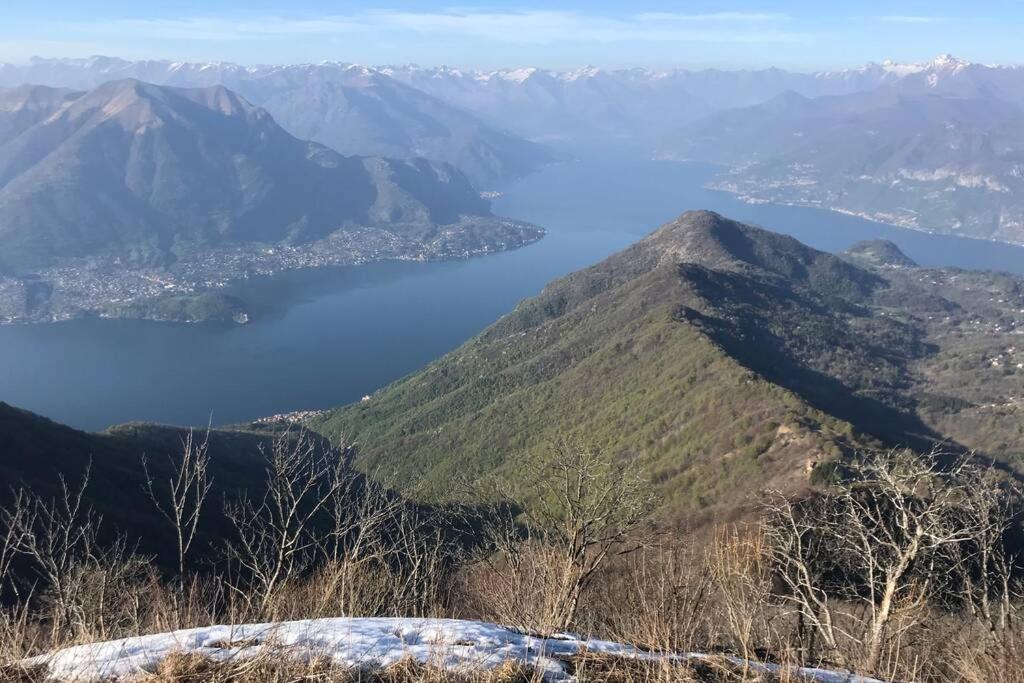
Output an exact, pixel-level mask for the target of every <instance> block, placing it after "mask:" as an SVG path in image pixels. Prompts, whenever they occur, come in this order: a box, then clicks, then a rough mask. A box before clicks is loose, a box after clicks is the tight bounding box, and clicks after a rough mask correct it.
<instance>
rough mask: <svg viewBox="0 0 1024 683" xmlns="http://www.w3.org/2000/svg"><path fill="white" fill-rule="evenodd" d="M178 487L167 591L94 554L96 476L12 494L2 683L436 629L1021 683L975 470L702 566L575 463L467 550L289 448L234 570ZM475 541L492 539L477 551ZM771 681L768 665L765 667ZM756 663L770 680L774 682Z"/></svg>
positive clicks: (854, 492) (917, 474)
mask: <svg viewBox="0 0 1024 683" xmlns="http://www.w3.org/2000/svg"><path fill="white" fill-rule="evenodd" d="M184 456H185V457H183V458H182V460H181V461H180V463H179V464H178V466H177V469H175V470H174V477H173V478H172V479H171V480H170V481H168V482H156V481H153V480H152V479H148V478H147V486H148V490H149V492H150V495H151V497H152V499H153V503H154V505H155V506H157V509H158V510H159V511H160V513H161V515H162V516H163V518H164V519H165V520H167V523H168V525H169V526H170V527H171V529H172V531H173V534H172V535H171V537H172V538H177V539H178V544H177V548H178V553H177V556H178V561H179V563H180V565H179V566H180V567H181V568H184V571H183V572H176V573H173V575H170V576H168V575H166V574H164V573H162V572H161V571H160V570H159V569H158V568H156V567H155V566H154V565H153V563H152V562H151V561H150V558H146V557H140V556H138V555H137V554H135V553H134V552H133V551H132V546H131V544H130V543H129V542H128V541H127V540H125V539H124V538H121V539H119V540H117V541H116V542H114V543H113V544H110V543H100V542H99V541H98V538H99V536H98V535H97V529H98V528H100V525H101V524H102V521H101V520H99V519H98V518H97V517H96V516H95V515H94V514H93V513H92V512H91V511H90V509H89V507H88V505H87V504H86V501H87V496H86V494H85V492H86V491H87V487H88V485H89V481H88V473H85V476H84V477H83V478H82V479H81V480H80V481H79V483H78V484H70V483H68V484H66V485H65V486H64V487H63V493H62V495H61V496H58V497H56V498H55V499H52V500H44V499H40V498H38V497H36V496H33V494H32V493H31V492H28V491H21V492H19V493H18V494H17V495H16V496H15V497H14V498H13V500H14V504H13V505H11V506H10V507H8V508H7V509H5V510H3V511H2V512H0V570H2V571H3V576H2V582H3V587H2V589H3V591H4V596H5V600H6V606H5V607H4V608H3V609H2V611H0V680H2V681H37V680H43V679H44V678H45V673H46V672H45V669H44V668H40V667H26V666H25V665H24V664H23V662H24V661H25V658H27V657H31V656H34V655H37V654H40V653H44V652H47V651H50V650H52V649H54V648H60V647H65V646H69V645H74V644H81V643H87V642H93V641H98V640H107V639H112V638H118V637H125V636H130V635H140V634H147V633H157V632H164V631H168V630H174V629H179V628H188V627H196V626H204V625H209V624H213V623H225V624H240V623H252V622H265V621H276V620H291V619H308V618H316V617H328V616H435V617H455V618H474V619H482V620H486V621H494V622H497V623H502V624H506V625H510V626H515V627H518V628H519V629H521V630H523V631H526V632H531V633H537V634H554V633H557V632H559V631H565V630H572V631H574V632H576V633H580V634H582V635H587V636H594V637H599V638H604V639H609V640H617V641H621V642H625V643H629V644H632V645H635V646H637V647H639V648H642V649H645V650H648V651H656V652H703V653H707V654H708V656H707V657H705V658H700V659H686V660H685V661H675V662H670V661H667V660H665V661H659V662H641V661H637V660H630V659H625V658H621V657H610V656H607V655H599V654H595V653H581V654H580V655H578V656H576V657H574V658H573V659H572V660H570V661H567V662H566V666H567V667H568V669H569V671H570V672H571V673H572V674H573V675H574V676H575V677H576V678H577V679H578V680H581V681H585V680H593V681H604V682H616V683H617V682H619V681H621V682H622V683H633V682H634V681H636V682H639V681H714V682H718V681H759V680H773V681H774V680H778V681H784V680H797V679H796V678H794V677H793V674H792V671H793V669H792V667H797V666H822V667H831V668H845V669H848V670H852V671H856V672H858V673H863V674H868V675H874V676H877V677H879V678H884V679H886V680H894V681H911V680H914V681H962V682H964V683H981V682H983V681H984V682H986V683H1012V682H1020V681H1024V651H1022V648H1024V631H1022V629H1021V626H1020V624H1019V618H1018V615H1019V609H1020V608H1019V606H1020V604H1021V596H1020V593H1019V590H1018V582H1017V578H1016V574H1015V573H1014V568H1015V566H1017V563H1016V558H1015V557H1013V556H1012V555H1011V554H1010V553H1009V552H1008V550H1007V547H1008V546H1007V545H1006V543H1005V542H1004V541H1005V536H1006V531H1007V530H1008V529H1009V528H1010V526H1011V523H1012V522H1013V520H1014V519H1015V515H1016V514H1017V501H1018V498H1017V495H1016V491H1014V490H1013V487H1012V486H1010V484H1009V483H1008V481H1007V480H1006V479H1005V478H1003V477H1000V476H997V475H996V474H995V473H993V472H991V471H989V470H988V469H986V468H984V467H979V466H978V465H977V464H975V463H973V462H971V461H970V460H957V461H949V460H948V459H945V458H943V457H941V456H940V455H939V454H932V455H929V456H919V455H914V454H910V453H904V452H893V453H889V454H882V455H879V456H876V457H874V458H872V459H865V460H861V461H857V462H852V463H848V464H847V470H846V471H845V472H844V477H843V479H842V483H841V484H837V485H835V486H833V487H832V488H830V489H828V490H825V491H823V492H822V493H821V495H818V496H816V497H814V498H810V499H805V500H800V501H794V500H789V499H786V498H783V497H781V496H777V495H771V496H766V498H765V504H764V508H763V518H762V519H761V521H760V522H759V523H756V524H748V525H730V526H725V527H722V528H720V529H718V531H717V533H716V534H715V535H714V537H713V540H712V541H711V542H708V543H705V544H702V545H700V546H697V545H695V544H691V543H689V542H688V539H687V537H686V535H685V534H682V533H680V532H674V533H665V532H661V533H653V532H652V531H651V530H650V529H649V528H648V527H647V526H646V524H645V522H644V520H645V519H646V513H647V510H648V507H647V506H648V504H649V500H648V498H647V493H646V489H645V488H644V486H643V485H642V483H641V482H640V481H639V480H638V479H636V478H634V477H631V476H630V475H629V473H628V472H627V471H626V470H625V469H624V468H623V467H621V466H617V465H614V464H613V463H611V462H610V461H608V460H607V459H606V458H605V456H604V455H602V453H601V452H600V451H598V450H594V449H588V448H584V447H581V446H579V445H574V444H561V445H560V446H558V447H557V448H556V449H555V451H554V453H553V457H552V461H551V463H552V464H551V465H550V468H545V469H538V478H537V486H536V487H535V489H534V490H535V491H536V493H537V494H538V495H537V496H536V498H537V500H536V501H535V502H534V503H533V505H532V507H530V508H529V511H528V512H527V513H525V514H522V515H518V516H515V515H513V514H512V513H511V512H509V511H512V510H515V509H517V508H516V506H514V505H513V506H509V507H508V508H504V509H505V510H506V512H505V513H503V512H501V511H500V510H499V511H496V512H494V514H492V515H491V517H490V518H489V521H488V523H487V524H486V525H485V526H484V528H483V530H482V534H480V536H481V537H482V538H483V539H484V540H485V543H483V544H482V545H477V546H469V545H466V543H465V542H464V541H465V539H464V538H463V537H462V536H461V535H460V534H453V533H451V529H452V528H455V527H460V528H463V527H464V526H465V523H466V520H465V519H464V518H461V517H458V515H460V514H461V513H460V512H458V511H457V509H455V510H452V509H447V508H445V507H438V508H432V509H429V510H426V509H423V508H419V507H416V506H413V505H410V504H409V503H408V502H407V501H406V500H404V499H402V498H399V497H398V496H395V495H394V494H393V493H391V492H390V491H388V490H387V489H386V488H385V487H382V486H379V485H375V484H374V483H373V482H372V481H370V480H369V479H367V478H365V477H363V476H362V475H358V474H356V473H355V472H353V471H352V470H351V468H350V467H349V463H350V460H351V452H350V451H348V450H346V449H338V450H334V451H328V452H322V451H318V450H317V449H314V448H311V446H310V443H309V442H308V441H307V440H305V439H303V438H298V439H295V438H289V439H284V438H282V439H281V441H280V442H279V443H278V444H276V445H275V447H274V449H273V450H272V451H271V452H269V453H267V454H266V461H267V469H266V477H267V482H268V485H267V487H266V493H265V495H262V496H261V497H259V498H258V499H248V498H241V499H238V500H229V501H226V502H225V503H224V506H225V511H224V514H225V515H226V519H227V520H229V521H230V528H231V529H233V530H234V533H233V534H232V535H231V536H230V537H227V538H225V539H224V540H223V548H222V554H221V557H222V558H223V561H222V562H221V563H220V564H217V565H215V566H211V567H204V568H200V569H198V570H197V569H195V568H194V566H193V565H191V564H189V562H188V554H189V552H190V550H191V539H193V538H194V537H195V532H194V529H195V524H196V523H197V522H196V520H197V519H198V518H200V516H202V515H212V514H219V513H220V512H219V511H218V510H217V508H216V505H215V503H214V502H213V501H208V500H206V496H205V491H208V490H209V487H208V480H207V479H206V474H205V473H206V471H207V470H206V462H205V457H206V456H205V449H204V448H203V447H202V446H197V445H196V444H194V443H193V442H191V441H189V442H187V443H186V444H184ZM478 531H479V529H478ZM754 663H758V664H754ZM760 663H768V664H772V665H779V666H780V667H781V668H780V669H779V673H766V672H765V670H764V668H763V667H762V666H760V665H759V664H760ZM150 675H151V679H150V680H152V681H157V682H160V683H163V682H170V681H175V682H182V683H185V682H188V683H191V682H193V681H195V682H199V681H203V682H206V681H211V682H213V681H216V682H221V681H223V682H224V683H227V682H228V681H232V682H234V681H237V682H248V681H282V682H283V681H380V682H385V681H386V682H389V683H392V682H393V683H409V682H412V681H422V682H424V683H426V682H428V681H429V682H433V681H438V682H441V681H444V682H451V683H462V682H463V681H465V682H466V683H472V682H476V681H479V682H480V683H499V682H500V683H506V682H507V683H519V682H525V681H534V680H538V679H539V677H540V672H538V671H537V670H534V669H531V668H529V667H527V666H524V665H523V664H521V663H517V662H505V663H503V664H501V665H500V666H498V667H497V668H494V669H491V670H489V671H481V672H474V673H472V674H468V673H457V672H454V671H446V670H444V668H443V667H438V666H432V665H430V664H423V663H420V662H415V661H412V660H408V661H403V662H401V663H399V664H395V665H393V666H390V667H386V668H384V669H380V670H374V671H371V670H353V669H351V668H344V667H338V666H337V665H335V664H333V663H332V662H331V660H330V659H329V658H327V657H312V658H310V657H307V658H304V659H302V660H298V659H295V658H294V657H292V656H290V655H288V654H287V653H278V654H277V655H276V656H273V655H272V654H271V655H270V656H260V657H254V658H251V659H246V660H239V661H228V662H222V661H214V660H212V659H209V658H206V657H204V656H202V655H197V654H195V653H181V654H179V655H175V656H173V657H170V658H168V659H166V660H165V661H163V662H162V663H161V664H160V665H159V667H157V669H156V670H155V671H153V672H152V673H151V674H150Z"/></svg>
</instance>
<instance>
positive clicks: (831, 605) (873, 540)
mask: <svg viewBox="0 0 1024 683" xmlns="http://www.w3.org/2000/svg"><path fill="white" fill-rule="evenodd" d="M942 459H943V458H942V457H941V454H939V453H932V454H930V455H927V456H920V455H916V454H914V453H911V452H909V451H891V452H889V453H886V454H882V455H878V456H875V457H871V458H864V459H861V460H858V461H855V462H852V463H850V464H849V465H848V470H849V472H848V475H849V476H848V478H847V479H846V481H845V483H843V484H841V485H840V486H837V487H835V488H833V489H831V490H829V491H827V492H825V493H824V494H822V495H820V496H818V497H816V498H815V499H813V500H810V501H805V502H801V503H794V502H792V501H789V500H787V499H785V498H784V497H782V496H780V495H775V496H773V497H771V499H770V502H769V503H768V504H767V519H766V522H767V523H766V540H767V543H768V548H769V552H770V555H771V558H772V560H773V566H774V567H775V569H776V571H777V574H778V577H779V578H780V580H781V581H782V582H783V584H784V586H785V590H783V591H782V592H781V596H782V598H783V599H784V600H785V601H787V602H788V603H789V604H790V605H792V606H793V607H795V609H796V611H797V612H798V615H799V617H800V618H801V621H802V622H803V623H805V624H807V625H809V626H810V627H811V628H813V629H814V631H815V632H816V634H817V635H818V636H819V637H820V638H821V639H822V641H823V644H824V646H825V647H826V649H828V650H829V651H831V652H832V653H838V652H839V650H840V646H841V645H842V644H843V643H844V642H845V643H846V644H851V643H856V642H858V641H862V642H863V644H864V662H865V666H866V667H867V668H868V669H869V670H876V669H877V667H878V665H879V661H880V658H881V655H882V652H883V647H884V645H885V643H886V642H887V639H889V638H898V636H899V635H900V634H901V632H902V631H903V630H906V629H907V628H910V627H912V626H913V625H915V624H916V623H917V620H918V618H919V617H920V616H921V615H922V608H923V607H924V605H925V604H926V602H927V601H928V600H930V599H932V598H936V597H938V596H940V595H942V594H943V593H945V592H947V591H946V590H945V589H947V588H948V579H949V577H950V576H954V575H958V574H959V573H960V572H959V569H960V567H962V566H963V564H964V562H965V561H967V560H975V559H976V556H977V554H978V552H979V544H981V545H984V546H986V552H992V549H993V547H994V545H999V544H1000V543H1001V530H1002V529H1004V528H1005V524H1006V521H1007V520H1006V519H1004V518H1000V517H999V516H998V515H993V514H991V512H992V511H991V510H986V511H984V512H979V510H978V508H977V506H978V505H979V500H980V499H979V497H978V492H977V491H976V490H975V486H976V484H977V482H978V481H979V478H980V474H979V473H978V470H977V468H976V466H975V465H974V464H973V463H972V462H971V461H970V460H969V459H967V458H964V459H960V460H957V461H956V462H954V463H952V464H951V465H949V466H941V465H940V464H939V463H940V461H941V460H942ZM897 617H898V618H897ZM897 623H898V624H899V626H898V628H897V627H895V625H896V624H897Z"/></svg>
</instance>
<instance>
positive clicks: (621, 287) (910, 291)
mask: <svg viewBox="0 0 1024 683" xmlns="http://www.w3.org/2000/svg"><path fill="white" fill-rule="evenodd" d="M868 254H873V255H874V256H875V257H876V258H875V260H874V262H870V261H866V260H865V259H864V256H865V255H868ZM893 263H898V264H901V265H900V267H893V266H892V265H890V264H893ZM909 263H910V262H909V259H907V258H906V257H905V256H904V255H903V254H902V253H901V252H899V250H898V249H897V248H896V247H895V246H894V245H891V244H882V243H873V244H871V245H858V246H856V247H855V248H854V249H853V250H852V251H851V253H849V254H843V255H832V254H826V253H823V252H820V251H817V250H815V249H811V248H810V247H807V246H805V245H803V244H801V243H799V242H798V241H796V240H794V239H792V238H790V237H786V236H782V235H778V234H774V233H771V232H768V231H765V230H761V229H758V228H755V227H752V226H746V225H743V224H740V223H736V222H734V221H730V220H728V219H726V218H724V217H722V216H719V215H717V214H713V213H710V212H691V213H687V214H684V215H682V216H681V217H679V218H678V219H677V220H675V221H672V222H671V223H668V224H666V225H664V226H662V227H661V228H659V229H658V230H656V231H655V232H654V233H652V234H651V235H649V236H648V237H646V238H644V239H643V240H641V241H640V242H638V243H637V244H635V245H633V246H632V247H629V248H627V249H625V250H624V251H622V252H619V253H618V254H615V255H613V256H611V257H610V258H608V259H606V260H605V261H603V262H601V263H599V264H597V265H595V266H592V267H590V268H587V269H584V270H582V271H579V272H577V273H573V274H571V275H569V276H567V277H565V278H562V279H559V280H556V281H555V282H552V283H551V284H550V285H548V286H547V287H546V288H545V289H544V291H543V292H542V293H541V294H540V295H539V296H537V297H535V298H533V299H530V300H527V301H524V302H523V303H522V304H520V305H519V306H518V307H517V308H516V309H515V311H513V312H511V313H509V314H508V315H506V316H505V317H503V318H502V319H501V320H499V321H498V322H497V323H495V324H494V325H492V326H491V327H490V328H488V329H487V330H485V331H484V332H483V333H481V334H480V335H479V336H478V337H476V338H474V339H472V340H470V341H469V342H467V343H466V344H464V345H463V346H462V347H460V348H459V349H457V350H455V351H453V352H452V353H450V354H448V355H447V356H445V357H443V358H441V359H439V360H437V361H435V362H434V363H432V364H430V365H429V366H427V367H426V368H424V369H423V370H422V371H420V372H417V373H415V374H413V375H411V376H409V377H407V378H404V379H402V380H400V381H398V382H396V383H395V384H393V385H391V386H389V387H386V388H384V389H382V390H381V391H379V392H377V393H375V394H374V395H372V396H371V397H370V398H369V399H368V400H365V401H362V402H360V403H358V404H354V405H351V406H347V407H343V408H339V409H338V410H336V411H333V412H331V413H327V414H325V415H322V416H319V417H317V418H314V419H313V420H312V421H311V425H312V426H313V427H314V428H315V429H317V430H319V431H321V432H323V433H325V434H327V435H337V434H341V433H344V434H345V435H347V436H348V437H349V438H353V439H356V440H358V442H359V443H360V444H362V446H363V450H362V456H361V457H362V458H363V460H362V461H361V462H362V465H363V466H364V467H367V468H373V467H379V466H380V467H385V468H388V469H394V470H395V471H396V472H397V474H398V476H399V478H400V480H401V481H403V482H405V483H406V484H408V485H409V486H410V487H424V486H425V487H426V489H423V488H417V490H419V491H422V490H438V491H439V490H443V489H444V488H445V486H446V485H447V484H448V483H449V482H450V481H451V480H452V479H453V478H454V479H457V478H460V477H463V478H466V477H468V478H470V479H472V478H474V477H487V476H497V477H499V478H501V479H503V480H505V481H506V482H507V483H508V484H509V485H510V486H512V487H515V486H516V485H518V484H521V483H522V482H524V481H527V480H528V475H527V472H526V470H525V469H524V468H528V467H532V466H535V460H534V458H537V457H540V458H543V457H544V453H545V452H546V449H547V448H548V446H549V445H550V443H551V441H552V440H554V439H557V438H561V437H578V438H580V439H583V440H584V441H586V442H588V443H594V444H597V445H601V446H604V447H606V448H607V449H608V450H609V452H610V453H611V454H612V455H613V456H614V457H617V458H622V459H624V460H628V461H629V462H631V463H632V464H633V466H634V467H635V469H636V471H638V472H640V473H642V474H643V475H644V476H645V477H646V478H647V479H648V480H649V481H650V482H651V484H652V486H654V487H655V488H656V489H657V490H658V491H659V492H660V494H661V496H662V499H663V501H664V502H663V505H662V508H661V510H662V513H663V514H666V515H676V514H678V515H683V516H686V517H690V518H693V519H696V520H700V519H709V518H716V519H721V518H722V515H725V516H728V515H732V514H736V511H737V510H738V509H741V508H742V507H743V506H745V505H749V504H751V503H752V502H753V501H755V500H756V497H757V495H758V494H759V493H760V491H762V490H763V489H764V488H766V487H774V488H782V489H787V490H793V491H795V490H799V489H801V488H802V487H806V486H809V485H812V484H813V483H814V481H816V480H818V478H819V477H825V476H827V472H828V471H830V467H831V463H833V462H835V460H836V459H838V458H840V457H842V456H843V455H844V454H849V453H850V452H851V451H852V450H871V449H875V448H885V447H888V446H892V445H911V446H913V447H916V448H922V449H926V448H929V447H930V446H931V445H932V444H935V443H943V444H945V446H946V447H948V448H975V449H978V450H979V451H981V452H983V453H985V454H986V455H990V456H992V457H994V458H996V459H998V460H1001V461H1002V462H1004V463H1008V466H1013V467H1016V466H1017V465H1016V464H1014V463H1017V462H1018V460H1017V459H1018V458H1019V457H1020V456H1021V455H1024V433H1022V432H1021V430H1020V429H1019V427H1018V426H1017V425H1018V422H1017V421H1016V419H1019V415H1020V411H1021V410H1022V409H1024V404H1022V403H1021V402H1020V399H1019V397H1020V396H1022V395H1024V369H1022V368H1024V349H1022V350H1020V351H1019V352H1018V350H1017V348H1016V346H1015V341H1016V340H1017V339H1019V335H1017V334H1016V333H1017V331H1019V330H1021V329H1024V316H1021V315H1020V311H1021V310H1024V280H1022V279H1020V278H1016V277H1012V276H1009V275H1005V274H999V273H984V272H968V271H959V270H955V269H948V270H943V269H921V268H916V267H913V266H911V265H909ZM1014 416H1017V418H1016V419H1015V418H1014ZM530 463H532V464H530ZM523 494H524V495H526V496H528V495H529V492H528V491H526V492H523Z"/></svg>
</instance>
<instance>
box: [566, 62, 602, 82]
mask: <svg viewBox="0 0 1024 683" xmlns="http://www.w3.org/2000/svg"><path fill="white" fill-rule="evenodd" d="M600 73H601V70H600V69H598V68H597V67H596V66H589V65H588V66H585V67H582V68H580V69H574V70H572V71H566V72H564V73H562V74H560V77H561V79H562V80H563V81H578V80H580V79H584V78H593V77H594V76H597V75H598V74H600Z"/></svg>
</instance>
